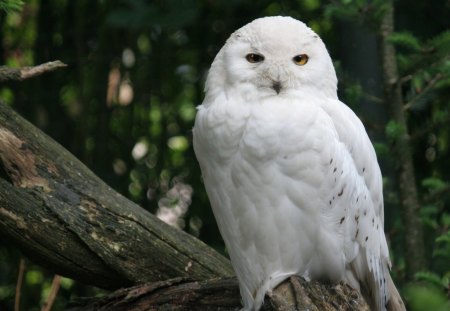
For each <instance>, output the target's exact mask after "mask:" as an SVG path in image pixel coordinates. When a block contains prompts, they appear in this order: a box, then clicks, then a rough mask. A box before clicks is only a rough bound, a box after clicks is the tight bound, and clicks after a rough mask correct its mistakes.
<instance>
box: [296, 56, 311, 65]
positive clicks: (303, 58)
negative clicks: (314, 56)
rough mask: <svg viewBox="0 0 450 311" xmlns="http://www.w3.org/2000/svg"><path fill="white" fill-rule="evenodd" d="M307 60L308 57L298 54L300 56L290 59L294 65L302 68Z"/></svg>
mask: <svg viewBox="0 0 450 311" xmlns="http://www.w3.org/2000/svg"><path fill="white" fill-rule="evenodd" d="M308 59H309V57H308V55H306V54H300V55H297V56H294V58H292V60H293V61H294V63H295V64H296V65H299V66H303V65H304V64H306V63H307V62H308Z"/></svg>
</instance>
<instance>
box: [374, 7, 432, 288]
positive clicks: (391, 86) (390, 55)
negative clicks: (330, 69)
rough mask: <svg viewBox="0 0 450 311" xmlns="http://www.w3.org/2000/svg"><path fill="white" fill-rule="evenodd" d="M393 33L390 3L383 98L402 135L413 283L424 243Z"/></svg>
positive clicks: (399, 157)
mask: <svg viewBox="0 0 450 311" xmlns="http://www.w3.org/2000/svg"><path fill="white" fill-rule="evenodd" d="M393 31H394V7H393V3H392V0H389V1H388V2H387V4H386V12H385V14H384V16H383V19H382V22H381V27H380V37H381V50H382V52H381V54H382V61H383V80H384V94H385V102H386V103H387V104H388V105H389V107H390V112H391V119H392V120H393V121H394V122H395V123H396V125H397V126H398V128H399V130H400V131H399V134H398V135H397V136H395V137H394V143H393V148H392V150H393V153H394V156H395V159H396V165H397V172H396V173H397V179H398V184H399V189H400V198H401V207H402V218H403V225H404V230H405V242H404V245H405V261H406V269H407V277H408V278H409V279H411V278H412V277H413V276H414V274H415V273H416V272H418V271H420V270H423V269H424V268H425V256H424V240H423V232H422V222H421V220H420V202H419V198H418V195H417V188H416V179H415V174H414V165H413V159H412V151H411V145H410V137H409V132H408V124H407V122H406V116H405V110H404V107H403V97H402V91H401V84H400V81H399V77H398V72H397V61H396V52H395V48H394V46H393V45H392V44H391V43H390V42H389V40H388V39H389V37H390V36H391V34H392V33H393Z"/></svg>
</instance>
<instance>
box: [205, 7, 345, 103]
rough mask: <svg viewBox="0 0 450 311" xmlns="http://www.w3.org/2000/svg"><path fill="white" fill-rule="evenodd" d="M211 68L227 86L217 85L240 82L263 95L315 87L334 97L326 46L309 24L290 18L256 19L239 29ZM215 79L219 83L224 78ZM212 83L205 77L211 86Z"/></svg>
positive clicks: (229, 84) (331, 73)
mask: <svg viewBox="0 0 450 311" xmlns="http://www.w3.org/2000/svg"><path fill="white" fill-rule="evenodd" d="M268 20H270V21H271V23H268ZM212 67H213V68H215V70H214V71H215V72H220V74H221V75H222V76H223V77H222V79H221V80H222V83H223V85H216V86H218V87H222V88H225V89H226V88H227V87H233V86H238V87H239V88H240V89H243V90H248V91H249V92H252V91H254V93H255V94H258V95H259V96H280V95H281V96H283V95H285V94H290V93H292V92H298V91H300V92H302V91H311V90H312V91H314V92H320V93H321V94H326V95H330V96H336V87H337V79H336V74H335V71H334V68H333V64H332V62H331V59H330V56H329V55H328V52H327V50H326V48H325V45H324V44H323V42H322V40H321V39H320V38H319V36H318V35H317V34H315V33H314V32H313V31H312V30H311V29H310V28H308V27H307V26H306V25H305V24H303V23H302V22H300V21H297V20H295V19H293V18H290V17H280V16H277V17H270V18H264V22H262V19H257V20H255V21H253V22H251V23H250V24H247V25H246V26H244V27H242V28H240V29H239V30H237V31H236V32H234V33H233V34H232V35H231V37H230V38H229V39H228V41H227V43H226V44H225V46H224V47H223V48H222V50H221V51H220V52H219V54H218V56H217V57H216V59H215V61H214V63H213V66H212ZM220 67H221V68H220ZM210 75H211V73H210ZM211 78H212V77H208V80H211ZM213 80H214V81H215V83H216V84H217V83H218V82H219V80H220V79H218V77H217V76H215V77H214V78H213ZM219 84H221V83H220V82H219ZM214 86H215V85H213V82H212V81H207V90H208V89H211V88H213V87H214Z"/></svg>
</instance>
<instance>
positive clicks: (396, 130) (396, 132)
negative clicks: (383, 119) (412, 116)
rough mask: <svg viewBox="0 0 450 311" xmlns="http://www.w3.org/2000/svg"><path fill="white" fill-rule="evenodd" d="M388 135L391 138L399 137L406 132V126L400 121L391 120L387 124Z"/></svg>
mask: <svg viewBox="0 0 450 311" xmlns="http://www.w3.org/2000/svg"><path fill="white" fill-rule="evenodd" d="M385 131H386V136H387V137H388V138H390V139H394V140H395V139H397V138H399V137H400V136H401V135H403V134H404V133H405V128H404V127H403V126H401V125H400V124H399V123H398V122H396V121H394V120H391V121H389V122H388V124H386V129H385Z"/></svg>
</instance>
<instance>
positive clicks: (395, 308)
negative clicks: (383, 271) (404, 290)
mask: <svg viewBox="0 0 450 311" xmlns="http://www.w3.org/2000/svg"><path fill="white" fill-rule="evenodd" d="M387 281H388V291H389V296H390V299H389V301H388V302H387V305H386V309H387V311H406V307H405V304H404V303H403V300H402V297H400V294H399V293H398V290H397V288H396V287H395V284H394V282H393V281H392V278H391V276H390V275H389V274H388V280H387Z"/></svg>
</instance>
